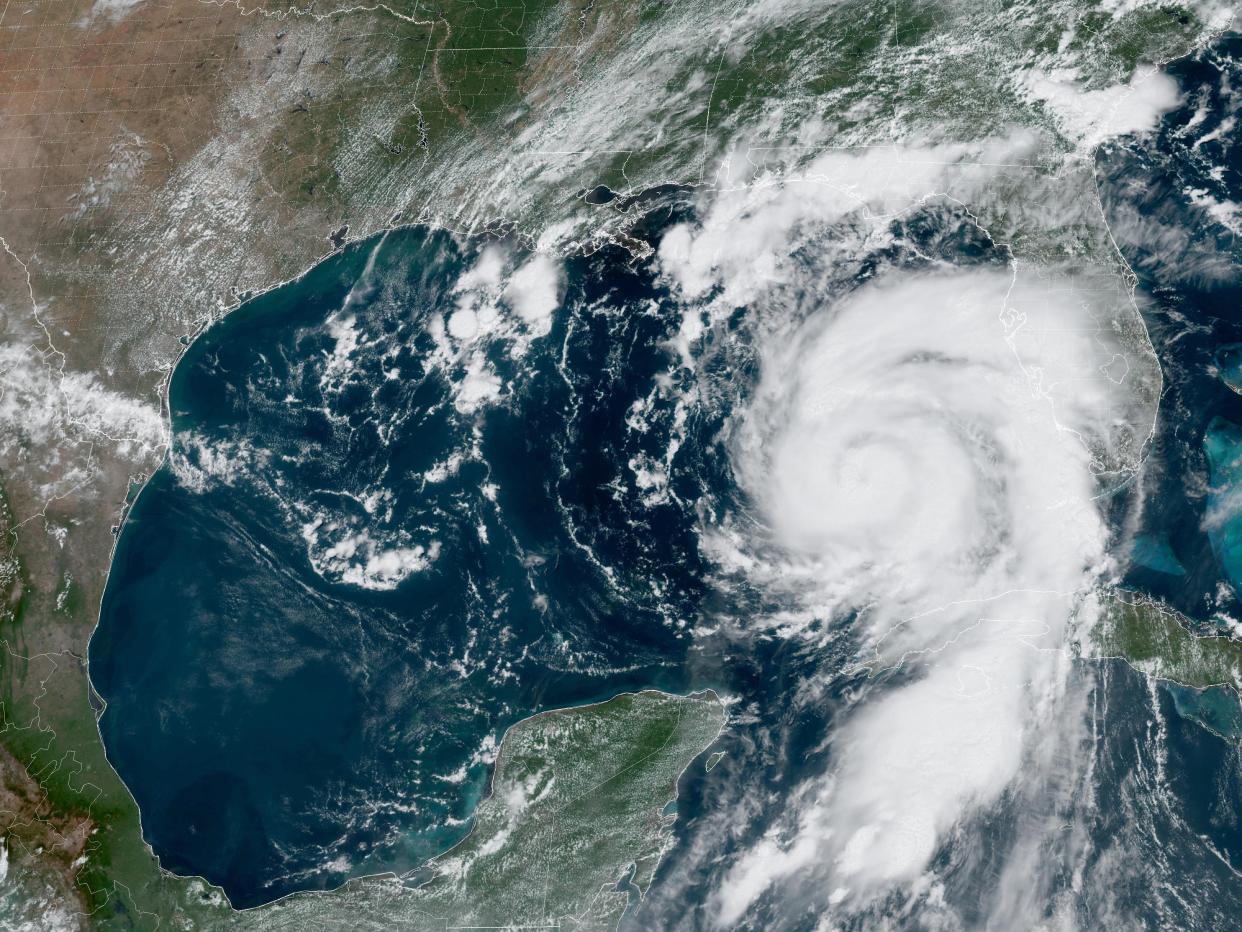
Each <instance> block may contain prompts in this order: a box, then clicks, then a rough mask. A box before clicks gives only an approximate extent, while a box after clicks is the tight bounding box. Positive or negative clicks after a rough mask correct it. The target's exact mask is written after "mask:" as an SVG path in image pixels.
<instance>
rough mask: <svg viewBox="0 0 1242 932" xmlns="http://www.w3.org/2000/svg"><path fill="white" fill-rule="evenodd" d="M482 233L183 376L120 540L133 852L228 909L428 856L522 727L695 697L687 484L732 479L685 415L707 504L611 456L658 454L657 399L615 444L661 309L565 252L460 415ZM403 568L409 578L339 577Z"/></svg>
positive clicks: (422, 240) (625, 275)
mask: <svg viewBox="0 0 1242 932" xmlns="http://www.w3.org/2000/svg"><path fill="white" fill-rule="evenodd" d="M488 245H489V243H488V242H486V241H482V240H478V241H465V240H457V239H454V238H451V237H449V236H448V235H445V234H441V233H431V232H428V231H426V230H421V229H419V230H404V231H400V232H397V233H393V234H390V235H388V236H386V237H384V238H383V239H381V240H371V241H368V242H365V243H362V244H359V245H356V246H352V247H350V248H348V249H347V250H345V251H344V252H343V253H341V254H340V255H338V256H336V257H334V258H332V259H329V260H328V261H326V262H324V263H323V264H322V265H320V266H318V267H317V268H315V269H314V270H313V271H311V272H310V273H309V274H308V275H306V276H305V277H304V278H303V279H301V280H299V281H297V282H295V283H292V284H290V285H287V286H285V287H283V288H280V289H278V290H276V291H274V292H272V293H270V294H267V295H265V296H263V297H260V298H257V299H255V300H254V301H252V302H250V303H249V304H248V305H246V306H245V307H243V308H242V309H240V310H239V311H238V312H236V313H235V314H233V315H231V316H230V317H229V318H228V319H227V320H226V321H225V322H224V323H222V324H219V325H217V326H215V327H213V328H211V329H210V330H209V331H207V332H206V333H205V334H203V335H202V336H201V337H199V338H198V339H197V340H195V341H194V343H193V345H192V346H191V348H190V349H189V350H188V352H187V354H186V356H185V358H184V359H183V360H182V362H181V363H180V365H179V366H178V367H177V369H176V372H175V375H174V377H173V379H172V383H171V386H170V393H169V397H170V406H171V410H172V415H173V428H174V433H175V435H176V438H177V440H176V442H175V446H176V449H175V450H174V454H173V459H172V462H171V463H170V465H169V466H166V467H165V468H163V469H161V470H160V471H159V472H158V474H157V475H155V476H154V477H153V479H152V480H151V481H150V483H149V484H148V485H147V486H146V488H145V489H143V491H142V493H141V495H140V496H139V498H138V499H137V501H136V502H135V504H134V506H133V509H132V512H131V513H130V515H129V517H128V520H127V521H126V522H125V526H124V531H123V533H122V534H121V537H120V541H119V543H118V547H117V552H116V557H115V561H114V564H113V569H112V576H111V580H110V584H109V586H108V590H107V595H106V598H105V601H104V604H103V611H102V618H101V624H100V627H99V630H98V632H97V633H96V635H95V638H94V640H93V642H92V645H91V675H92V679H93V681H94V683H95V686H96V688H97V689H98V690H99V692H100V694H101V695H102V696H104V697H105V698H106V700H107V702H108V706H107V712H106V714H105V715H104V716H103V719H102V723H101V724H102V730H103V735H104V738H105V741H106V743H107V748H108V751H109V755H110V757H111V759H112V761H113V762H114V764H115V766H116V767H117V769H118V771H119V772H120V773H121V774H122V775H123V777H124V779H125V780H126V782H127V783H128V785H129V786H130V788H131V789H132V791H133V793H134V795H135V797H136V798H137V799H138V800H139V802H140V804H141V808H142V813H143V819H144V828H145V832H146V836H147V838H148V840H149V841H150V843H151V844H152V845H153V847H154V848H155V850H156V852H157V853H158V854H159V855H160V857H161V859H162V861H163V863H164V865H165V866H166V867H168V868H170V869H172V870H174V871H177V872H187V873H197V874H202V875H203V876H205V877H206V878H207V879H209V880H211V881H213V882H215V883H219V884H221V885H222V886H224V888H225V889H226V890H227V891H228V893H229V896H230V897H231V898H232V900H233V902H234V903H235V904H236V905H237V906H249V905H253V904H256V903H259V902H262V901H266V900H270V899H272V898H274V897H276V896H278V895H280V894H283V893H287V892H289V891H292V890H297V889H304V888H319V887H325V886H329V885H334V884H336V883H339V882H340V881H341V880H343V879H344V878H345V877H346V876H347V875H350V874H357V873H362V872H365V871H373V870H376V869H379V868H394V869H402V868H410V867H413V866H414V865H415V864H417V863H419V862H420V861H421V860H423V859H425V858H426V857H427V856H429V855H431V854H433V853H436V852H438V851H440V850H443V849H444V848H445V847H447V846H448V845H450V844H451V843H453V842H454V841H456V840H457V839H458V838H460V837H461V836H462V835H463V834H464V833H465V831H466V829H467V827H468V825H467V821H466V820H467V819H468V817H469V816H470V813H471V811H472V809H473V806H474V804H475V803H476V801H477V799H478V797H479V794H480V792H481V790H482V788H483V786H484V784H485V778H486V774H487V765H488V763H489V762H490V757H489V755H488V750H489V742H494V740H495V738H496V737H497V736H498V735H499V733H500V732H501V731H503V729H504V728H505V727H507V726H508V725H509V724H511V723H513V722H514V721H515V720H517V719H519V718H522V717H525V716H527V715H529V714H531V713H533V712H535V711H537V710H539V709H542V708H546V707H550V706H564V705H570V704H575V703H581V702H586V701H589V700H593V699H596V698H599V697H600V696H604V695H613V694H615V693H617V692H620V691H624V690H627V689H634V688H637V687H645V686H659V687H664V688H669V689H685V688H687V687H688V686H689V685H690V683H691V679H692V678H691V677H690V675H689V674H688V673H687V672H686V668H685V660H686V656H685V655H686V648H687V644H688V638H687V635H686V633H685V630H684V628H685V625H686V623H687V622H692V621H693V620H694V618H695V614H696V606H698V605H699V604H700V603H701V602H702V601H703V597H704V596H703V590H702V585H701V583H700V581H699V580H700V578H701V576H702V574H701V572H700V571H699V565H700V558H699V556H698V549H697V543H696V539H695V538H694V536H693V533H692V532H693V524H692V522H691V519H692V517H693V513H692V512H688V511H687V508H686V506H685V504H684V503H683V501H681V500H678V498H677V496H678V495H679V493H680V494H683V495H684V496H685V499H684V501H689V502H699V501H700V500H702V492H701V489H700V488H699V487H698V483H700V482H702V481H704V480H705V479H711V480H712V481H716V480H715V479H713V478H712V477H716V476H720V477H721V478H720V480H719V482H717V484H718V485H720V486H722V487H724V488H728V486H729V483H728V482H727V480H725V479H724V478H723V474H724V472H725V471H726V470H727V463H726V461H725V460H724V459H722V458H721V456H720V453H719V451H718V450H717V448H716V445H715V443H714V441H713V439H712V438H713V434H714V432H715V431H716V430H718V427H719V425H718V423H717V424H713V423H712V422H711V421H710V420H706V419H703V418H702V417H697V416H696V417H695V418H694V419H692V420H691V421H690V422H689V423H688V424H686V425H684V428H683V432H684V436H685V437H686V439H687V442H686V443H685V444H684V447H685V448H684V450H683V451H682V452H681V453H680V454H679V458H680V460H681V461H683V462H688V463H691V465H690V466H689V468H688V469H687V471H686V473H685V474H686V475H687V476H692V477H693V478H692V483H693V484H694V487H692V488H690V487H687V488H683V487H682V482H681V481H680V480H679V479H678V478H677V477H676V476H674V477H673V479H672V482H671V485H670V488H669V492H670V495H669V497H668V499H667V501H666V503H663V504H662V503H651V502H644V501H642V500H641V497H642V490H640V489H638V488H637V487H636V486H635V483H634V476H633V472H632V470H631V467H630V465H629V463H630V460H631V459H633V458H634V457H635V456H641V455H643V454H644V453H647V454H650V455H652V456H654V457H657V458H659V457H663V456H664V455H665V451H666V449H667V445H668V443H669V442H670V436H669V434H668V430H669V427H670V424H671V420H670V419H671V414H672V412H671V410H663V409H662V406H664V402H663V401H662V400H661V399H659V398H655V399H654V400H653V401H652V402H651V404H650V405H648V408H647V413H646V419H647V421H648V422H649V427H648V429H647V430H645V431H644V432H643V433H642V434H641V435H639V434H637V433H636V432H635V431H633V430H631V429H629V428H627V426H626V419H627V417H630V416H631V415H632V407H633V405H634V403H635V402H636V401H637V400H641V399H643V398H646V397H647V396H648V394H649V393H651V392H652V388H653V384H654V378H655V376H656V375H657V374H660V373H663V372H664V371H665V370H667V369H668V365H669V354H670V352H671V351H670V350H669V349H668V347H667V346H666V341H667V339H668V337H669V336H671V334H672V332H673V331H672V330H671V329H670V328H672V327H674V326H675V324H676V321H675V320H669V319H667V318H665V317H662V316H660V315H658V314H651V313H631V312H629V311H630V310H631V309H632V308H635V307H639V308H642V307H646V306H648V305H650V304H651V303H652V302H656V301H658V300H659V295H658V294H657V293H656V292H655V291H654V290H653V285H652V284H651V281H650V279H649V277H647V276H645V275H643V274H642V273H641V272H640V271H638V270H636V269H635V268H633V267H632V266H631V265H630V264H629V263H628V262H627V261H626V260H625V258H624V257H623V256H621V255H619V254H614V253H612V252H609V251H605V252H603V253H599V254H597V255H596V256H594V257H592V258H589V259H582V260H578V261H574V262H571V263H569V266H568V268H567V270H566V275H565V284H564V298H563V305H564V307H565V308H566V309H567V310H565V311H564V312H563V313H561V314H559V315H558V316H557V317H556V319H555V322H554V325H553V328H552V331H551V333H549V334H547V335H546V336H544V337H543V338H541V339H536V340H534V341H532V345H531V347H530V349H529V350H528V351H527V352H525V354H524V355H522V356H521V357H520V358H517V356H516V354H515V353H514V351H513V349H512V345H511V344H508V343H505V344H503V345H497V346H496V347H495V348H494V349H491V350H489V351H488V360H489V362H490V365H491V366H492V367H493V368H494V371H495V372H496V373H497V375H498V376H499V378H500V379H502V380H503V381H504V382H505V384H506V386H507V388H506V391H507V397H506V398H505V399H503V400H502V401H501V402H499V403H497V404H494V405H492V406H490V407H488V408H487V410H486V411H485V412H466V413H463V412H462V411H460V410H459V409H458V407H457V406H456V405H455V403H454V398H455V395H454V391H455V387H454V386H456V385H459V384H460V383H461V381H462V378H463V375H464V374H465V364H464V363H458V362H449V363H445V362H444V361H443V360H440V361H438V362H437V361H432V359H433V357H435V356H436V344H435V338H434V336H433V331H435V329H436V327H435V326H434V325H431V323H430V321H431V319H432V318H433V317H434V316H435V315H437V314H438V313H439V312H441V311H444V310H445V309H446V308H449V309H451V308H452V307H453V306H454V301H455V300H456V299H455V297H454V295H453V293H451V291H452V288H453V287H454V286H455V284H456V283H457V282H458V280H459V278H460V276H461V274H462V273H463V272H464V271H465V270H466V269H468V268H470V267H471V266H472V265H473V263H474V262H475V260H476V259H477V258H478V254H479V251H480V249H482V248H484V247H487V246H488ZM490 245H492V246H495V245H496V244H495V243H491V244H490ZM342 333H344V334H345V335H344V337H342ZM342 339H344V340H345V344H342V342H341V341H342ZM502 343H503V341H502ZM343 345H345V346H346V348H351V347H352V348H351V349H350V352H349V353H348V354H346V355H347V356H348V359H346V360H344V361H342V359H341V358H340V354H341V350H342V346H343ZM334 360H335V361H334ZM372 545H374V550H373V551H371V550H368V549H367V548H368V547H371V546H372ZM334 548H336V552H335V553H334V552H333V549H334ZM350 548H353V550H354V553H353V554H352V558H351V556H350V553H349V551H350ZM420 549H421V552H422V554H423V557H424V559H426V561H427V562H428V564H429V565H428V566H427V567H426V568H425V569H422V570H416V571H414V572H412V573H410V574H409V575H408V576H406V577H404V578H401V579H397V578H396V577H395V574H393V573H389V572H387V570H382V569H381V570H379V571H376V572H370V573H369V574H368V575H363V576H357V575H355V576H353V577H351V575H350V574H351V572H356V571H358V568H359V567H361V568H362V571H363V572H364V574H365V573H366V566H367V563H368V561H369V560H370V559H371V557H374V556H376V555H380V557H381V558H382V555H383V554H384V553H390V552H394V551H402V550H404V551H406V557H407V558H409V557H410V554H411V553H413V554H415V555H417V553H418V552H419V551H420ZM368 554H370V556H368ZM432 554H434V557H432V556H430V555H432ZM415 559H416V557H415ZM316 563H318V568H319V571H318V572H317V571H316ZM351 567H352V568H353V569H352V570H351ZM360 581H362V582H366V583H367V585H360V584H359V582H360ZM698 679H702V677H699V678H698Z"/></svg>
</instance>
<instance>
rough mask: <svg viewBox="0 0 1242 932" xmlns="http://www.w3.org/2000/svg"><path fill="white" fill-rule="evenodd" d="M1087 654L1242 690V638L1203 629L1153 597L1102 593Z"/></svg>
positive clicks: (1179, 679) (1162, 675)
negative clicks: (1201, 631) (1206, 631)
mask: <svg viewBox="0 0 1242 932" xmlns="http://www.w3.org/2000/svg"><path fill="white" fill-rule="evenodd" d="M1098 607H1099V611H1098V614H1097V616H1096V620H1095V623H1094V624H1093V626H1092V627H1091V629H1090V630H1089V631H1088V632H1086V637H1085V639H1084V642H1083V645H1082V655H1083V656H1084V657H1088V658H1095V659H1105V658H1111V657H1115V658H1119V659H1121V660H1124V661H1125V662H1126V663H1128V664H1129V665H1130V666H1132V667H1134V669H1136V670H1138V671H1139V672H1140V673H1146V674H1147V675H1148V676H1154V677H1157V678H1158V679H1162V680H1168V681H1170V682H1173V683H1177V684H1179V685H1181V686H1186V687H1191V688H1194V689H1208V688H1210V687H1213V686H1227V687H1230V688H1232V689H1233V690H1234V691H1235V692H1239V693H1242V642H1239V641H1236V640H1234V639H1233V638H1231V637H1228V636H1225V635H1223V634H1219V635H1218V634H1198V633H1196V632H1195V630H1194V625H1193V623H1192V622H1191V621H1190V619H1188V618H1186V616H1184V615H1182V614H1180V613H1179V612H1177V611H1174V610H1173V609H1172V608H1170V607H1169V606H1167V605H1165V604H1163V603H1162V602H1158V601H1156V600H1154V599H1149V598H1145V597H1142V596H1138V595H1135V594H1133V593H1126V592H1121V591H1115V592H1109V593H1105V594H1102V595H1101V596H1100V597H1099V601H1098Z"/></svg>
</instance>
